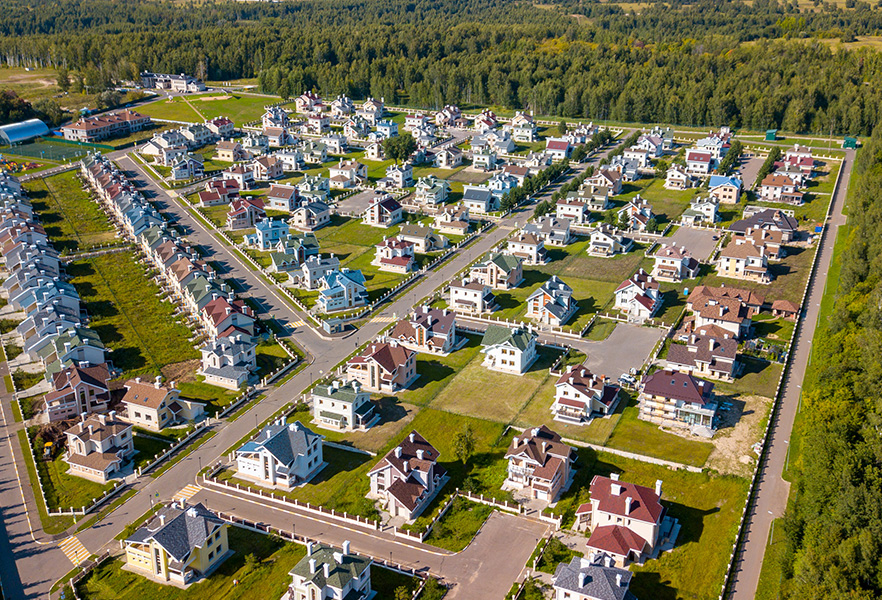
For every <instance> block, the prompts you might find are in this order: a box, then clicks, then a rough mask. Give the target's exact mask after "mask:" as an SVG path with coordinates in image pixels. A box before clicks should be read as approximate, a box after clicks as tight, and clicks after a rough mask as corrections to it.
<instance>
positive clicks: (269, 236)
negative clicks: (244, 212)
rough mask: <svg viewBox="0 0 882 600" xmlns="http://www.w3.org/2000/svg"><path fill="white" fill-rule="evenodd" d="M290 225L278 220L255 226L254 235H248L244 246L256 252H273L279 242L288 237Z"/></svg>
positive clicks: (267, 220)
mask: <svg viewBox="0 0 882 600" xmlns="http://www.w3.org/2000/svg"><path fill="white" fill-rule="evenodd" d="M289 231H290V229H289V227H288V223H286V222H285V221H282V220H276V219H264V220H262V221H260V222H259V223H257V225H255V229H254V233H252V234H249V235H246V236H245V238H244V240H243V242H242V243H243V244H244V245H245V246H248V247H249V248H255V249H256V250H263V251H267V250H272V249H273V248H275V246H276V244H278V243H279V240H283V239H285V238H286V237H288V233H289Z"/></svg>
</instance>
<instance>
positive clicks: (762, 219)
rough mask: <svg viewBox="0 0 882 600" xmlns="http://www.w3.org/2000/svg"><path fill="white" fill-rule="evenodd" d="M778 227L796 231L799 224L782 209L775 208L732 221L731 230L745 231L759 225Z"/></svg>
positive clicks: (782, 229) (783, 229)
mask: <svg viewBox="0 0 882 600" xmlns="http://www.w3.org/2000/svg"><path fill="white" fill-rule="evenodd" d="M769 226H771V227H776V228H777V229H780V230H781V231H796V230H797V229H798V228H799V224H798V223H797V222H796V219H794V218H793V217H790V216H788V215H786V214H784V213H783V212H782V211H780V210H778V209H774V208H770V209H769V210H764V211H762V212H758V213H756V214H755V215H752V216H751V217H748V218H746V219H740V220H738V221H735V222H734V223H732V225H731V226H730V227H729V229H730V230H731V231H738V232H744V231H745V230H747V229H748V228H757V227H763V228H765V227H769Z"/></svg>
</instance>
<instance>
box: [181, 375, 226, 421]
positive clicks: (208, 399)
mask: <svg viewBox="0 0 882 600" xmlns="http://www.w3.org/2000/svg"><path fill="white" fill-rule="evenodd" d="M192 377H193V378H194V379H195V381H180V380H179V381H177V382H176V384H175V385H176V387H177V388H178V389H179V390H180V391H181V397H182V398H189V399H191V400H198V401H200V402H205V405H206V406H205V412H207V413H208V414H209V415H212V416H214V415H216V414H217V413H219V412H220V411H222V410H223V409H224V408H226V407H227V406H229V405H230V404H232V403H233V401H234V400H235V399H236V398H238V397H239V396H240V395H241V392H240V391H239V390H228V389H227V388H222V387H218V386H216V385H211V384H210V383H205V381H204V379H205V378H204V377H203V376H201V375H195V374H194V375H192Z"/></svg>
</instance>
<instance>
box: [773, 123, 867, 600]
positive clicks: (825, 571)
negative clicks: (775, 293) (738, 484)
mask: <svg viewBox="0 0 882 600" xmlns="http://www.w3.org/2000/svg"><path fill="white" fill-rule="evenodd" d="M852 177H853V178H854V177H857V180H856V181H855V182H854V184H853V186H852V190H853V192H852V194H851V197H850V204H849V207H848V224H849V226H850V227H849V229H850V232H849V233H847V234H846V233H845V232H844V231H841V232H840V235H848V238H847V246H846V249H845V251H844V253H843V254H842V259H841V260H842V262H841V267H842V270H841V274H840V280H839V289H838V292H837V297H836V303H835V308H834V309H833V312H832V315H831V317H830V319H829V322H828V323H822V324H821V327H820V328H819V330H818V332H816V334H815V336H814V344H813V345H814V354H813V355H812V366H811V369H810V370H809V375H808V377H807V380H806V382H804V385H803V390H804V392H803V405H802V411H801V415H802V418H803V421H802V423H801V425H800V427H799V431H800V432H801V435H802V441H801V443H800V447H801V449H802V451H801V456H800V457H799V459H798V460H797V461H795V462H796V463H797V469H796V471H797V477H796V480H795V482H794V487H793V488H792V489H791V492H790V498H791V506H790V507H789V508H788V511H787V515H786V517H785V526H786V532H787V541H788V551H787V552H786V555H785V559H784V567H785V568H784V576H785V582H784V586H783V591H784V595H783V596H782V597H786V598H793V599H815V598H817V599H821V598H825V599H827V598H852V599H867V600H869V599H870V598H880V597H882V501H880V499H882V361H880V358H879V357H880V356H882V132H876V133H874V135H873V137H872V138H871V139H870V140H869V141H868V143H867V144H866V146H865V147H864V149H862V150H861V151H860V153H859V154H858V158H857V161H856V163H855V173H854V174H853V175H852ZM797 435H799V433H797Z"/></svg>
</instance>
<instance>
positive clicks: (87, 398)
mask: <svg viewBox="0 0 882 600" xmlns="http://www.w3.org/2000/svg"><path fill="white" fill-rule="evenodd" d="M109 381H110V371H109V369H108V368H107V364H106V363H102V364H99V365H95V366H93V367H80V366H77V365H72V366H69V367H65V368H64V369H62V370H61V371H59V372H58V373H55V375H53V377H52V391H51V392H49V393H47V394H46V395H45V396H43V408H42V411H43V412H45V413H46V417H47V418H48V420H49V422H50V423H51V422H53V421H62V420H65V419H75V418H76V417H77V416H79V415H84V414H87V413H101V412H104V411H106V410H107V406H108V404H109V402H110V386H109Z"/></svg>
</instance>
